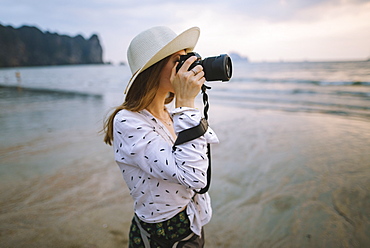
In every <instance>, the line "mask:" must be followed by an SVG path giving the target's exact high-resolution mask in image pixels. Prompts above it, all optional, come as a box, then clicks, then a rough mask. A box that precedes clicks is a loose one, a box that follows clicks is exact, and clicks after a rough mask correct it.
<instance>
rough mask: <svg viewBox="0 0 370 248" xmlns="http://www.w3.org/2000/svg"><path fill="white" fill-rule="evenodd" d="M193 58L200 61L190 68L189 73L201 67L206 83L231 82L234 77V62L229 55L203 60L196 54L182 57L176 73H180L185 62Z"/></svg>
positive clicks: (192, 53)
mask: <svg viewBox="0 0 370 248" xmlns="http://www.w3.org/2000/svg"><path fill="white" fill-rule="evenodd" d="M191 56H196V57H197V58H198V59H197V60H196V61H195V62H194V63H192V64H191V65H190V67H189V71H190V70H191V69H193V68H194V67H195V66H197V65H201V66H202V67H203V71H204V77H205V79H206V81H223V82H225V81H229V80H230V78H231V76H232V62H231V58H230V57H229V55H227V54H221V55H219V56H216V57H208V58H205V59H203V60H202V57H201V56H200V55H199V54H198V53H195V52H191V53H188V54H186V55H181V56H180V60H179V61H178V62H179V64H178V65H177V67H176V71H179V69H180V68H181V66H182V65H183V64H184V62H185V60H187V59H188V58H190V57H191Z"/></svg>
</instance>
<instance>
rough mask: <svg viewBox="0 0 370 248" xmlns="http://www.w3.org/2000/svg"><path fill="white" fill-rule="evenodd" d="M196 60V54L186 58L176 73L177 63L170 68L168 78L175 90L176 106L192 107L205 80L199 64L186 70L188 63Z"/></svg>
mask: <svg viewBox="0 0 370 248" xmlns="http://www.w3.org/2000/svg"><path fill="white" fill-rule="evenodd" d="M196 60H197V57H196V56H192V57H190V58H188V59H187V60H186V61H185V62H184V64H183V65H182V66H181V68H180V69H179V71H178V72H177V73H176V66H177V64H178V63H176V65H175V66H174V68H173V69H172V73H171V78H170V80H171V83H172V86H173V88H174V90H175V96H176V108H178V107H190V108H194V99H195V97H196V96H197V95H198V94H199V92H200V89H201V87H202V85H203V84H204V82H205V81H206V79H205V78H204V72H203V67H202V66H201V65H197V66H195V67H194V68H193V69H191V70H190V71H188V69H189V67H190V65H191V64H192V63H193V62H195V61H196Z"/></svg>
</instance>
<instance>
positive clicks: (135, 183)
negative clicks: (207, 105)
mask: <svg viewBox="0 0 370 248" xmlns="http://www.w3.org/2000/svg"><path fill="white" fill-rule="evenodd" d="M171 116H172V119H173V123H174V129H175V132H176V134H178V133H179V132H180V131H182V130H185V129H188V128H191V127H194V126H197V125H198V124H199V123H200V119H201V114H200V112H199V111H198V110H197V109H194V108H184V107H183V108H176V109H174V110H173V111H172V113H171ZM113 137H114V139H113V140H114V142H113V148H114V151H115V160H116V162H117V164H118V166H119V167H120V169H121V172H122V175H123V178H124V180H125V182H126V184H127V186H128V188H129V190H130V194H131V196H132V197H133V199H134V211H135V213H136V215H137V216H138V217H139V218H140V219H141V220H142V221H144V222H147V223H157V222H162V221H165V220H168V219H170V218H172V217H174V216H175V215H176V214H178V213H179V212H180V211H182V210H183V209H184V208H185V206H187V210H186V211H187V214H188V217H189V220H190V225H191V226H190V228H191V230H192V231H193V232H194V233H195V234H197V235H199V236H200V234H201V229H202V226H204V225H205V224H207V223H208V222H209V221H210V219H211V216H212V209H211V202H210V198H209V195H208V193H205V194H195V193H194V190H199V189H201V188H203V187H205V186H206V184H207V173H206V172H207V168H208V158H207V155H206V152H207V143H211V144H212V143H218V138H217V136H216V134H215V133H214V132H213V130H212V129H211V128H208V130H207V132H206V133H205V134H204V135H203V136H201V137H199V138H197V139H194V140H192V141H189V142H186V143H184V144H181V145H179V146H177V149H176V150H173V149H172V146H173V144H174V140H173V138H172V136H171V134H170V133H169V131H168V130H167V128H165V126H164V125H163V123H162V122H161V121H160V120H159V119H157V118H155V117H154V116H153V115H152V114H151V113H150V112H149V111H147V110H142V111H140V112H132V111H128V110H121V111H120V112H118V113H117V114H116V116H115V118H114V124H113ZM194 195H195V196H194Z"/></svg>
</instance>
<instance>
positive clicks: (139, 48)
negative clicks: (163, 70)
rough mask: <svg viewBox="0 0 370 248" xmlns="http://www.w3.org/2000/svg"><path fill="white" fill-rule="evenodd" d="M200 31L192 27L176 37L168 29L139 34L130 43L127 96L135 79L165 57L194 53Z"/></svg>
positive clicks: (155, 28)
mask: <svg viewBox="0 0 370 248" xmlns="http://www.w3.org/2000/svg"><path fill="white" fill-rule="evenodd" d="M199 34H200V30H199V28H198V27H192V28H190V29H188V30H186V31H184V32H183V33H181V34H179V35H176V33H175V32H173V31H172V30H171V29H169V28H168V27H163V26H160V27H153V28H151V29H148V30H146V31H144V32H142V33H140V34H138V35H137V36H136V37H135V38H134V39H133V40H132V41H131V43H130V46H129V48H128V50H127V59H128V63H129V65H130V69H131V73H132V77H131V79H130V81H129V82H128V85H127V87H126V90H125V94H127V92H128V91H129V89H130V87H131V85H132V84H133V82H134V81H135V78H136V77H137V76H138V75H139V74H140V73H141V72H142V71H144V70H145V69H147V68H149V67H150V66H152V65H154V64H155V63H157V62H158V61H160V60H162V59H164V58H165V57H167V56H169V55H171V54H174V53H176V52H178V51H181V50H186V52H187V53H188V52H191V51H193V49H194V47H195V45H196V44H197V41H198V38H199Z"/></svg>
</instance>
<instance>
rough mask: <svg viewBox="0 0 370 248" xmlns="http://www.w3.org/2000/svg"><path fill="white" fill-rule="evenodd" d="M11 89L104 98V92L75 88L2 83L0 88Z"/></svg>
mask: <svg viewBox="0 0 370 248" xmlns="http://www.w3.org/2000/svg"><path fill="white" fill-rule="evenodd" d="M1 88H5V89H10V90H17V91H26V92H32V93H44V94H54V95H58V96H80V97H94V98H102V97H103V95H102V94H97V93H92V92H83V91H78V90H76V91H73V90H65V89H47V88H37V87H19V86H14V85H3V84H0V89H1Z"/></svg>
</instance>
